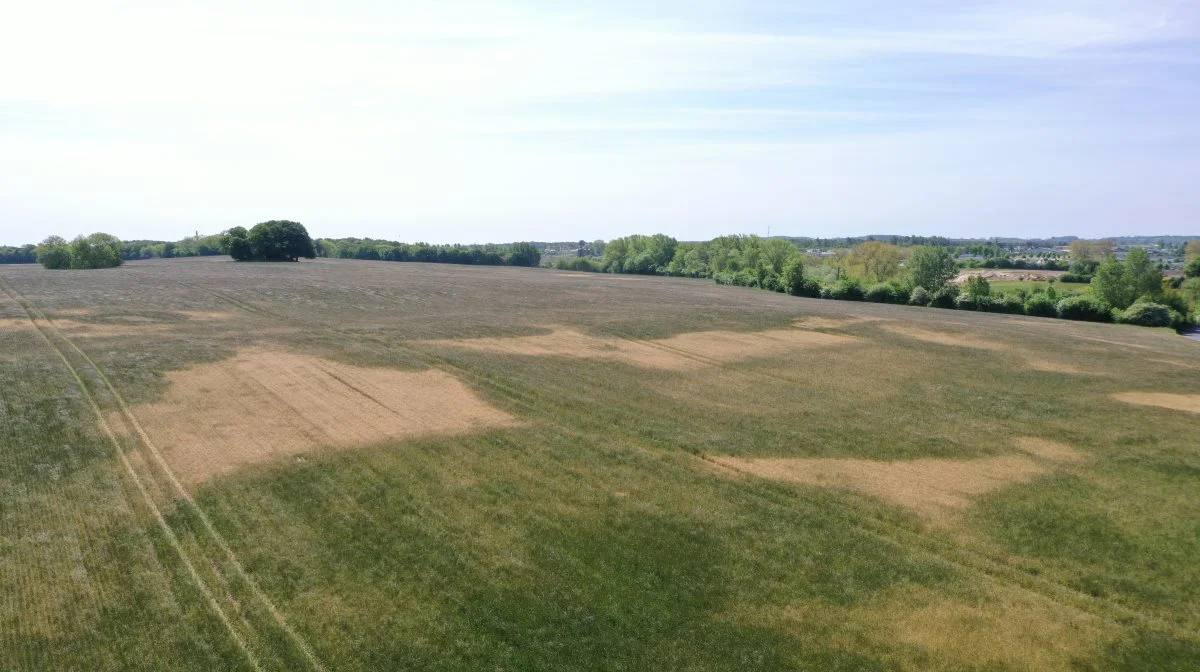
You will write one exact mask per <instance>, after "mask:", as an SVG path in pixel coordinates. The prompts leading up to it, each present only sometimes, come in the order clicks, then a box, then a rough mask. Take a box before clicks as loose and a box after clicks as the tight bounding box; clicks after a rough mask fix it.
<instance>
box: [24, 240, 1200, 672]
mask: <svg viewBox="0 0 1200 672" xmlns="http://www.w3.org/2000/svg"><path fill="white" fill-rule="evenodd" d="M1198 492H1200V342H1196V341H1192V340H1188V339H1185V338H1182V337H1179V336H1177V335H1174V334H1172V333H1168V332H1167V331H1165V330H1152V329H1145V328H1139V327H1128V326H1116V325H1103V324H1091V323H1081V322H1070V321H1065V320H1050V319H1039V318H1030V317H1021V316H1011V315H1001V314H992V313H976V312H970V311H948V310H937V309H928V308H915V307H906V306H895V305H887V304H866V303H849V302H841V301H829V300H816V299H800V298H794V297H790V296H785V295H783V294H777V293H773V292H764V291H757V290H752V289H744V288H738V287H725V286H718V285H716V284H714V283H712V282H711V281H700V280H685V279H677V278H645V277H636V276H621V275H609V274H584V273H568V272H558V271H550V270H546V269H522V268H510V267H470V266H439V265H430V264H396V263H386V262H368V261H339V260H328V259H321V260H318V261H315V262H302V263H294V264H287V263H284V264H255V263H241V264H238V263H233V262H230V261H228V260H227V259H226V258H223V257H222V258H217V257H212V258H199V259H172V260H151V261H142V262H133V263H129V264H126V265H124V266H122V267H118V268H112V269H104V270H95V271H46V270H43V269H41V268H37V267H34V266H32V265H26V266H0V669H5V670H8V669H15V670H20V669H30V670H32V669H87V670H122V669H163V670H213V669H221V670H304V669H312V670H384V669H412V670H444V669H455V670H472V669H480V670H482V669H487V670H571V669H578V670H597V669H603V670H634V669H645V670H660V669H689V670H707V669H713V670H717V669H719V670H730V669H736V670H779V669H819V670H884V669H889V670H890V669H900V670H960V669H988V670H1004V669H1013V670H1025V669H1039V670H1110V669H1118V670H1170V669H1175V670H1185V669H1198V668H1200V634H1198V633H1200V562H1197V558H1200V497H1197V493H1198Z"/></svg>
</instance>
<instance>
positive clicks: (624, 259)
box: [555, 234, 1200, 329]
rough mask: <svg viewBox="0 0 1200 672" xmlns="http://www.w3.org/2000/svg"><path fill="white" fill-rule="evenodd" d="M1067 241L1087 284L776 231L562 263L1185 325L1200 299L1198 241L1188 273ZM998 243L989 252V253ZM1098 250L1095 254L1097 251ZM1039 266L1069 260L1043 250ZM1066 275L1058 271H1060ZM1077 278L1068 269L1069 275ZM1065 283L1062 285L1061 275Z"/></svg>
mask: <svg viewBox="0 0 1200 672" xmlns="http://www.w3.org/2000/svg"><path fill="white" fill-rule="evenodd" d="M1078 243H1079V244H1075V243H1072V248H1071V258H1072V261H1071V264H1070V268H1072V269H1073V270H1075V271H1078V272H1079V273H1080V274H1082V273H1084V272H1086V273H1088V275H1087V276H1086V277H1083V278H1081V279H1088V280H1091V282H1092V284H1091V285H1090V286H1088V287H1086V288H1085V289H1084V290H1073V289H1063V290H1059V289H1055V285H1054V284H1051V285H1050V286H1049V287H1037V288H1035V289H1033V290H1032V291H1030V290H1026V289H1016V290H1009V291H992V287H991V284H990V283H989V282H988V281H987V280H986V279H985V278H983V277H981V276H972V277H970V278H968V279H967V280H966V281H965V283H963V284H962V285H961V286H960V285H959V284H956V283H955V282H953V281H954V280H955V278H956V277H957V276H958V274H959V272H960V270H962V268H963V267H965V266H967V265H968V264H965V263H962V262H959V261H958V260H956V259H955V255H954V254H953V249H952V248H951V247H949V246H941V245H921V246H915V247H907V248H905V247H900V246H897V245H892V244H890V243H887V242H883V241H880V240H868V241H865V242H861V243H858V244H857V245H855V246H854V247H851V248H846V249H838V250H834V251H830V252H828V253H822V254H810V253H805V252H803V251H802V250H801V249H800V248H799V247H797V246H796V245H795V244H793V243H792V242H790V240H789V239H783V238H770V239H766V238H760V237H758V236H721V237H718V238H715V239H713V240H711V241H708V242H702V243H681V242H679V241H677V240H675V239H674V238H671V237H669V236H666V235H662V234H657V235H650V236H646V235H633V236H626V237H624V238H618V239H616V240H612V241H609V242H608V243H607V244H606V245H605V246H604V251H603V255H602V256H598V257H592V256H577V257H575V258H567V259H560V260H559V261H558V262H557V263H556V264H555V266H556V268H559V269H560V270H575V271H593V272H606V273H634V274H642V275H668V276H679V277H690V278H711V279H712V280H714V281H715V282H717V283H719V284H724V285H739V286H744V287H756V288H760V289H767V290H772V291H777V292H784V293H788V294H792V295H796V296H807V297H814V298H827V299H840V300H851V301H874V302H881V303H903V304H909V305H920V306H931V307H938V308H955V309H963V310H982V311H991V312H1005V313H1013V314H1024V315H1033V316H1038V317H1059V318H1064V319H1080V320H1092V321H1104V322H1114V321H1115V322H1125V323H1130V324H1143V325H1147V326H1171V327H1175V328H1180V329H1182V328H1185V327H1188V326H1191V325H1192V324H1194V323H1195V318H1196V313H1197V308H1198V306H1200V241H1194V242H1193V243H1192V244H1191V245H1190V246H1189V247H1188V248H1187V250H1188V254H1189V255H1190V256H1189V258H1190V260H1189V262H1188V265H1187V266H1186V275H1187V277H1186V278H1185V279H1182V280H1181V281H1167V280H1165V279H1164V275H1163V271H1162V268H1161V266H1160V265H1159V264H1156V263H1154V262H1153V261H1152V260H1151V259H1150V256H1149V254H1148V253H1147V252H1146V250H1145V249H1143V248H1140V247H1134V248H1131V249H1130V250H1129V252H1128V253H1127V254H1126V256H1125V259H1124V260H1123V261H1119V260H1118V259H1117V258H1116V255H1115V252H1116V248H1115V246H1111V245H1109V244H1108V243H1106V242H1095V241H1078ZM996 253H998V251H997V252H994V254H996ZM1097 257H1099V259H1097ZM1045 260H1046V261H1047V262H1051V263H1047V264H1046V265H1045V266H1043V268H1048V269H1049V270H1053V269H1056V268H1063V267H1066V266H1067V264H1066V261H1065V260H1060V259H1058V258H1056V257H1047V258H1045ZM1065 277H1066V276H1064V278H1065ZM1072 279H1075V278H1072ZM1060 286H1063V285H1060Z"/></svg>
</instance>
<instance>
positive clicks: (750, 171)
mask: <svg viewBox="0 0 1200 672" xmlns="http://www.w3.org/2000/svg"><path fill="white" fill-rule="evenodd" d="M643 4H644V3H633V2H625V1H618V2H613V3H605V5H604V7H603V8H600V9H587V10H584V9H579V8H573V7H570V6H569V5H565V4H564V5H558V4H556V3H548V2H487V3H482V2H452V3H402V4H396V3H375V2H367V1H356V2H348V3H339V4H338V5H337V6H332V5H331V6H328V7H322V6H321V5H320V4H318V3H305V2H273V1H272V2H248V3H243V2H238V3H234V2H227V1H225V0H214V2H209V3H204V5H203V6H202V7H197V6H192V5H188V4H183V3H178V4H176V3H169V4H168V3H159V2H156V3H140V2H126V3H122V4H121V5H120V6H119V7H116V8H111V7H103V8H102V7H98V6H95V5H94V4H93V3H84V2H53V1H51V2H43V3H26V4H25V5H20V6H16V7H14V8H12V9H10V10H9V12H8V14H9V20H7V21H5V22H4V25H2V26H0V58H3V59H4V61H5V62H7V63H10V64H20V67H10V68H7V69H5V70H3V71H0V154H3V156H4V157H5V161H3V162H0V244H9V245H12V244H24V243H31V242H38V241H40V240H41V239H43V238H45V237H46V236H47V235H50V234H58V235H62V236H64V237H68V238H70V237H73V236H74V235H76V234H80V233H90V232H93V231H105V232H108V233H112V234H114V235H117V236H118V237H121V238H123V239H159V240H177V239H179V238H182V237H185V236H188V235H191V234H192V233H193V232H194V231H199V232H200V233H202V234H204V233H216V232H218V231H220V230H222V229H225V228H228V227H231V226H237V225H242V226H249V225H252V224H254V223H256V222H259V221H264V220H268V219H293V220H296V221H300V222H302V223H304V224H305V225H306V226H307V227H308V229H309V231H310V232H311V233H312V234H313V235H314V236H320V237H344V236H356V237H374V238H385V239H394V240H404V241H410V242H412V241H426V242H431V243H454V242H461V243H473V242H502V241H514V240H538V241H566V240H579V239H586V240H594V239H598V238H600V239H606V240H608V239H612V238H614V237H617V236H622V235H627V234H630V233H658V232H661V233H666V234H669V235H672V236H675V237H676V238H679V239H685V240H706V239H710V238H712V237H714V236H716V235H720V234H727V233H754V234H759V235H765V234H766V233H767V231H768V227H769V230H770V233H771V234H772V235H785V236H811V237H842V236H859V235H889V234H880V233H879V231H887V232H897V234H896V235H942V236H947V237H956V238H969V237H974V238H987V237H1021V238H1047V237H1053V236H1067V235H1075V236H1079V237H1084V238H1100V237H1111V236H1121V235H1149V234H1143V233H1141V232H1142V231H1154V232H1155V233H1154V234H1153V235H1189V234H1194V233H1195V232H1196V230H1197V229H1200V217H1198V216H1197V215H1198V213H1200V190H1197V189H1196V188H1195V181H1196V180H1195V176H1196V175H1198V174H1200V151H1198V150H1200V127H1198V126H1197V124H1196V123H1195V119H1196V113H1197V103H1198V102H1200V48H1198V47H1200V8H1197V7H1195V6H1190V5H1188V4H1185V3H1182V2H1169V1H1165V0H1147V1H1145V2H1111V1H1110V2H1081V1H1075V0H1048V1H1047V2H1036V3H1035V2H1032V1H1026V0H1020V1H1016V2H1003V3H999V2H996V3H988V2H982V3H971V4H970V5H969V6H964V4H963V3H956V2H938V1H928V2H920V3H917V4H915V5H911V6H905V7H899V6H895V5H893V4H892V3H885V2H881V1H879V0H855V1H852V2H847V3H838V4H837V5H836V7H834V8H829V9H812V8H796V7H792V6H790V5H791V4H792V3H780V2H774V1H763V2H720V1H701V2H686V3H685V2H678V1H676V0H669V1H668V2H664V3H654V4H653V5H652V6H643Z"/></svg>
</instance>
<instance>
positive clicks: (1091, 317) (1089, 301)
mask: <svg viewBox="0 0 1200 672" xmlns="http://www.w3.org/2000/svg"><path fill="white" fill-rule="evenodd" d="M1057 310H1058V316H1059V317H1061V318H1062V319H1064V320H1083V321H1085V322H1111V321H1112V312H1111V309H1110V308H1109V306H1108V304H1106V303H1104V302H1103V301H1101V300H1099V299H1097V298H1095V297H1093V296H1088V295H1086V294H1080V295H1078V296H1068V297H1067V298H1065V299H1063V300H1062V301H1059V302H1058V306H1057Z"/></svg>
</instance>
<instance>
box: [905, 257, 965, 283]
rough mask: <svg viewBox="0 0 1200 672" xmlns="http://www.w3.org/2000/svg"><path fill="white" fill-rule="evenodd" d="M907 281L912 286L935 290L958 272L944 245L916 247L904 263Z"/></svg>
mask: <svg viewBox="0 0 1200 672" xmlns="http://www.w3.org/2000/svg"><path fill="white" fill-rule="evenodd" d="M905 268H906V269H907V271H908V282H909V284H910V285H911V286H913V287H924V288H925V289H927V290H929V291H930V292H937V291H938V290H940V289H942V288H943V287H945V286H946V283H948V282H950V281H951V280H952V279H954V276H955V275H957V274H958V265H957V264H955V263H954V257H953V256H951V254H950V251H949V250H947V249H946V248H944V247H918V248H916V249H914V250H913V253H912V255H911V256H909V258H908V261H907V262H906V263H905Z"/></svg>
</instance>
